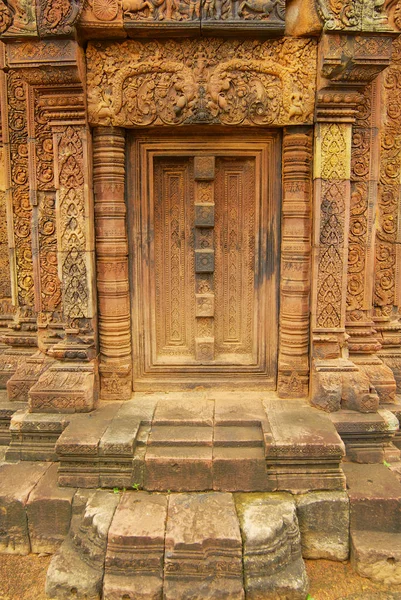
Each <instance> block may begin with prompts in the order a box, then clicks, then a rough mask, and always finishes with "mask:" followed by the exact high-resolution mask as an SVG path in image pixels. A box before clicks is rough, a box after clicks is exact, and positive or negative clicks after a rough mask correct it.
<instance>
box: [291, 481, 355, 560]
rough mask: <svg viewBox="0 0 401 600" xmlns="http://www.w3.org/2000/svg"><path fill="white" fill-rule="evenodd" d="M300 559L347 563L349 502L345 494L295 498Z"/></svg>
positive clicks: (304, 495) (312, 494) (317, 493)
mask: <svg viewBox="0 0 401 600" xmlns="http://www.w3.org/2000/svg"><path fill="white" fill-rule="evenodd" d="M295 500H296V504H297V515H298V521H299V529H300V532H301V546H302V556H303V557H304V558H313V559H318V558H325V559H328V560H347V558H348V554H349V500H348V495H347V493H346V492H310V493H309V494H301V495H299V496H295Z"/></svg>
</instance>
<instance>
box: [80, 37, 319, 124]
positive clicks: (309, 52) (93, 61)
mask: <svg viewBox="0 0 401 600" xmlns="http://www.w3.org/2000/svg"><path fill="white" fill-rule="evenodd" d="M154 44H155V46H154V47H153V46H152V47H150V46H149V44H147V43H143V42H140V41H138V40H129V41H126V42H123V43H117V42H115V43H103V42H96V43H90V44H89V46H88V50H87V54H86V56H87V65H88V112H89V120H90V123H91V125H114V126H120V127H136V126H145V127H146V126H151V125H186V124H194V123H221V124H224V125H239V124H243V125H256V126H261V125H275V126H277V125H278V126H280V125H297V124H308V123H311V122H312V120H313V105H314V94H315V87H314V78H313V73H314V71H315V66H316V43H315V41H314V40H302V39H290V38H284V39H283V40H278V41H269V42H257V43H256V42H255V43H254V44H253V45H252V51H250V47H249V43H248V42H240V43H238V42H237V41H236V42H235V43H234V42H232V41H231V40H220V39H213V38H212V39H207V40H204V39H202V38H201V39H200V40H185V41H183V40H167V41H155V42H154ZM290 56H291V60H295V57H296V60H297V67H296V68H294V67H293V66H291V62H290V61H289V60H288V57H290ZM117 65H118V68H116V67H117ZM167 98H168V101H166V100H165V99H167Z"/></svg>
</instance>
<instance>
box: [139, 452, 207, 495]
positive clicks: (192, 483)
mask: <svg viewBox="0 0 401 600" xmlns="http://www.w3.org/2000/svg"><path fill="white" fill-rule="evenodd" d="M144 484H145V487H146V489H147V490H154V491H166V490H169V489H171V490H174V491H175V492H179V491H203V490H211V489H213V477H212V448H209V447H198V446H195V447H186V446H166V447H157V446H156V447H153V446H150V447H149V448H148V449H147V451H146V456H145V481H144Z"/></svg>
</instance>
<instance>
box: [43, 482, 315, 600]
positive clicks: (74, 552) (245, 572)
mask: <svg viewBox="0 0 401 600" xmlns="http://www.w3.org/2000/svg"><path fill="white" fill-rule="evenodd" d="M307 591H308V578H307V576H306V572H305V566H304V563H303V560H302V548H301V537H300V532H299V526H298V519H297V513H296V503H295V500H294V499H293V497H292V496H291V495H290V494H270V493H261V494H238V495H233V494H230V493H225V492H209V493H191V494H185V493H183V494H154V493H153V494H152V493H148V492H142V491H139V492H134V491H131V492H125V493H123V494H121V495H120V494H114V495H113V494H112V493H110V492H105V491H97V492H95V493H93V492H92V493H90V496H89V499H88V501H87V504H86V506H85V508H84V509H83V510H82V511H76V514H74V516H73V519H72V523H71V529H70V533H69V535H68V537H67V538H66V540H65V541H64V543H63V544H62V546H61V547H60V549H59V551H58V552H57V553H56V554H55V556H54V557H53V559H52V562H51V564H50V567H49V570H48V574H47V584H46V593H47V594H48V596H49V598H54V599H65V600H67V599H70V598H72V597H74V598H81V599H85V600H89V599H90V600H92V599H93V600H95V599H100V598H103V600H117V599H122V598H123V599H124V600H142V599H156V598H162V597H163V598H164V599H166V600H178V599H180V600H181V599H182V600H187V599H188V600H190V599H193V600H196V599H199V600H201V599H202V600H203V599H212V598H213V599H215V598H216V599H217V598H219V599H227V600H242V599H243V598H245V596H246V598H248V599H251V600H252V599H255V600H256V599H257V598H261V597H263V598H265V599H267V600H269V599H271V600H273V599H274V600H280V599H282V600H298V599H299V600H305V598H306V595H307Z"/></svg>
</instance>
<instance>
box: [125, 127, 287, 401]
mask: <svg viewBox="0 0 401 600" xmlns="http://www.w3.org/2000/svg"><path fill="white" fill-rule="evenodd" d="M279 157H280V151H279V138H278V135H277V134H276V133H265V134H264V135H263V136H255V134H254V133H253V134H252V135H243V136H241V138H239V137H237V138H236V137H235V136H230V137H228V136H227V137H226V136H224V137H223V136H218V137H217V136H216V137H213V136H204V137H196V136H191V137H181V138H179V137H177V136H174V138H173V139H172V138H171V137H170V138H168V137H165V136H163V137H160V136H158V137H156V136H153V137H149V136H148V137H143V136H140V137H132V139H131V143H130V152H129V177H128V190H127V191H128V205H129V230H130V233H131V263H132V289H133V302H132V318H133V345H134V390H154V391H156V390H166V389H167V390H173V389H185V388H194V387H198V386H203V387H209V386H219V387H223V388H226V389H229V388H231V389H232V388H238V386H244V387H246V388H247V389H255V388H262V389H275V387H276V364H277V314H278V308H277V298H278V294H277V243H278V239H279V231H278V228H279V218H278V212H279V197H280V185H279V177H280V175H279V174H280V164H279Z"/></svg>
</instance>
